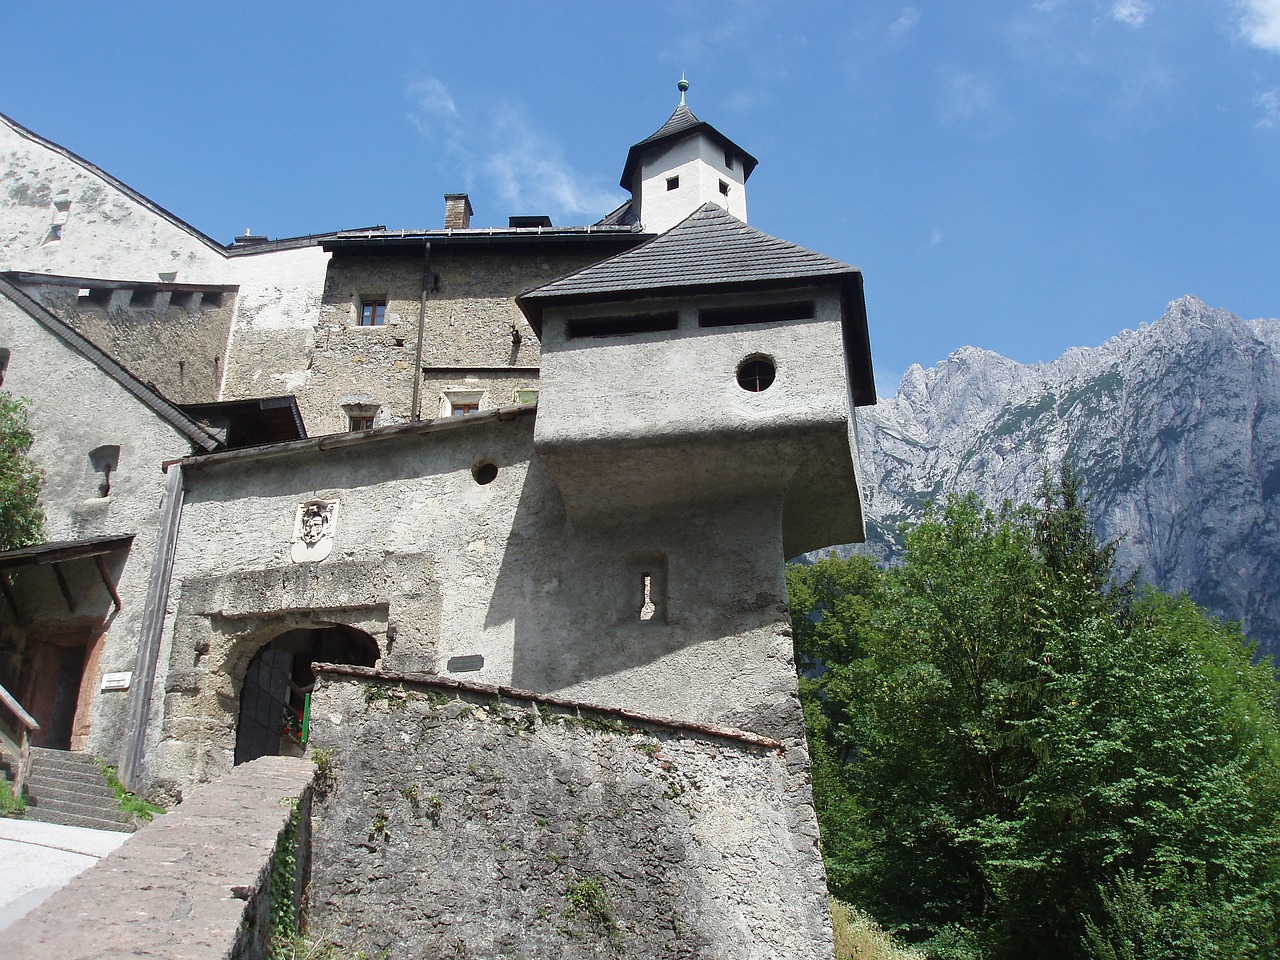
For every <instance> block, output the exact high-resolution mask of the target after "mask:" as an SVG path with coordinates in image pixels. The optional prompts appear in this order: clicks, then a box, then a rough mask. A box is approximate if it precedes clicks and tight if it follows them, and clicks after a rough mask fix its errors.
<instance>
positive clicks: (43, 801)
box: [27, 748, 134, 832]
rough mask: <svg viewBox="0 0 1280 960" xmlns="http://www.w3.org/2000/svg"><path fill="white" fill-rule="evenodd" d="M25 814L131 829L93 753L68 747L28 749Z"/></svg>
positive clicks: (54, 820) (52, 820)
mask: <svg viewBox="0 0 1280 960" xmlns="http://www.w3.org/2000/svg"><path fill="white" fill-rule="evenodd" d="M27 816H29V817H30V818H31V819H32V820H41V821H43V822H45V823H61V824H66V825H68V826H76V827H93V828H94V829H98V830H119V831H125V832H128V831H130V830H133V829H134V826H133V824H132V823H131V822H130V818H129V817H128V815H126V814H125V813H124V812H123V811H122V810H121V809H120V805H119V801H118V800H117V799H116V795H115V791H113V790H112V789H111V786H110V784H108V783H107V779H106V777H104V776H103V775H102V770H101V768H100V767H99V766H98V764H97V762H96V761H95V760H94V759H93V757H91V756H88V755H87V754H83V753H72V752H71V751H69V750H49V749H46V748H36V749H34V750H32V752H31V777H30V779H29V780H28V781H27Z"/></svg>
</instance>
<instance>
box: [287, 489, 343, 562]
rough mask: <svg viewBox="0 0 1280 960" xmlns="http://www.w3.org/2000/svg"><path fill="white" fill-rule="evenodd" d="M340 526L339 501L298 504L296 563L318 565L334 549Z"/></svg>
mask: <svg viewBox="0 0 1280 960" xmlns="http://www.w3.org/2000/svg"><path fill="white" fill-rule="evenodd" d="M337 526H338V501H337V500H308V501H307V502H306V503H300V504H298V513H297V516H296V517H295V518H294V521H293V548H292V549H291V550H290V556H292V557H293V562H294V563H308V562H310V563H316V562H318V561H320V560H323V559H324V558H325V557H327V556H328V555H329V551H330V550H332V549H333V534H334V531H335V530H336V529H337Z"/></svg>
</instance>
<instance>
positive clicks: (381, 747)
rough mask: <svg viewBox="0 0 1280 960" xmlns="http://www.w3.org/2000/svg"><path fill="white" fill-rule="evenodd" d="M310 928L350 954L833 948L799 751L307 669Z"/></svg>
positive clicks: (766, 955)
mask: <svg viewBox="0 0 1280 960" xmlns="http://www.w3.org/2000/svg"><path fill="white" fill-rule="evenodd" d="M314 706H315V712H314V716H315V732H314V734H313V736H314V741H313V743H314V747H315V752H316V755H318V756H320V757H322V758H323V760H322V762H321V763H320V767H321V775H320V780H319V782H318V787H317V794H316V799H315V801H314V806H313V821H312V830H313V834H312V835H313V856H312V886H311V901H310V903H311V928H312V929H313V930H322V931H324V932H325V936H327V937H328V938H329V939H331V940H333V941H334V942H336V943H337V944H338V945H339V946H340V947H342V948H345V949H347V950H350V951H357V950H363V951H365V952H368V953H376V952H377V951H380V950H387V951H388V956H390V957H392V958H400V957H418V956H451V955H452V956H466V957H474V958H490V957H523V958H535V957H537V958H563V960H579V958H581V960H586V958H593V957H620V956H629V957H645V958H690V960H692V958H703V957H718V958H721V960H757V958H758V960H779V958H787V960H801V958H806V960H807V958H814V960H817V958H820V957H821V958H826V957H830V956H831V950H832V948H831V928H830V920H829V917H828V913H827V902H826V887H825V877H824V873H823V867H822V862H821V858H820V856H819V853H818V847H817V823H816V817H815V815H814V810H813V802H812V797H811V792H810V787H809V781H808V777H807V763H804V762H800V763H796V762H793V760H789V758H788V753H787V751H786V750H785V749H784V748H783V747H782V746H781V745H780V744H777V743H770V742H768V741H766V740H765V739H764V738H758V737H757V738H750V737H741V736H737V735H734V734H733V733H732V732H722V733H721V734H720V735H717V734H714V733H711V732H708V731H706V730H700V729H691V728H680V727H679V726H674V725H670V724H666V723H663V722H660V721H659V722H644V721H641V720H638V719H637V718H635V717H633V716H626V715H622V714H620V713H619V712H618V711H616V710H608V709H604V708H591V707H574V706H572V705H570V704H565V703H558V702H546V701H542V702H538V701H537V700H529V699H525V698H521V697H519V696H516V695H502V694H500V693H499V692H497V691H492V690H488V691H486V690H481V689H475V688H472V689H452V690H451V689H448V688H447V687H444V688H442V686H441V685H440V684H437V683H433V682H432V681H431V680H430V679H429V678H423V679H422V680H421V681H418V680H415V679H414V678H396V677H391V678H381V679H373V678H367V677H362V676H350V675H343V674H342V673H340V672H335V673H324V674H322V682H321V686H320V688H319V692H318V693H317V695H316V698H315V701H314Z"/></svg>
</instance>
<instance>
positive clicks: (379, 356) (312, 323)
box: [226, 249, 606, 436]
mask: <svg viewBox="0 0 1280 960" xmlns="http://www.w3.org/2000/svg"><path fill="white" fill-rule="evenodd" d="M605 255H606V254H605V253H604V252H601V251H599V250H586V251H584V252H576V253H565V252H561V251H554V252H553V251H546V250H536V249H529V250H527V251H522V250H512V251H509V252H507V253H505V254H501V253H492V252H489V253H484V252H459V251H445V250H443V249H441V250H433V252H432V255H431V260H430V263H429V264H424V262H423V260H422V259H421V258H420V257H410V256H396V257H386V256H381V257H356V256H350V255H345V256H340V257H334V258H333V259H332V260H330V261H329V264H328V270H327V273H326V275H325V278H324V285H323V293H322V295H321V297H320V301H319V303H318V304H312V305H311V307H310V309H311V311H312V312H311V313H309V314H302V313H300V314H298V315H297V317H296V318H295V319H296V321H297V322H296V323H295V324H293V329H292V331H291V332H289V331H286V330H284V329H282V328H281V327H280V326H279V325H278V324H277V325H275V326H273V327H266V326H265V325H264V324H263V323H261V322H259V321H257V320H256V314H255V312H254V310H253V309H252V308H250V307H246V308H245V309H243V310H242V313H241V317H240V318H238V319H237V328H236V333H235V335H234V338H233V347H232V352H231V358H230V365H231V371H230V373H229V375H228V380H227V391H226V396H227V398H231V397H234V396H242V395H252V394H254V391H255V390H256V391H258V392H261V391H262V384H263V378H262V373H263V372H264V371H269V372H268V376H270V377H271V378H272V379H274V380H276V381H277V382H279V383H280V384H281V385H282V386H287V387H288V389H289V390H290V391H291V392H296V395H297V397H298V404H299V407H300V408H301V410H302V415H303V419H304V420H305V421H306V424H307V430H308V432H309V433H310V434H311V435H313V436H317V435H320V434H325V433H340V432H342V431H344V430H346V429H347V427H348V419H347V418H348V416H350V415H352V414H361V415H373V416H375V418H376V420H375V423H376V425H377V426H383V425H386V424H392V423H403V422H405V421H407V420H409V419H410V418H411V415H412V397H413V383H414V376H415V366H414V361H415V358H416V350H417V342H418V317H419V312H420V310H421V308H422V307H421V297H422V292H423V282H424V278H425V281H426V285H427V300H426V311H425V316H424V321H423V342H422V364H423V366H424V367H430V368H433V378H434V381H433V382H432V383H431V384H429V385H424V389H423V390H422V396H421V402H420V413H421V416H422V417H423V418H424V419H429V418H431V417H436V416H440V415H441V403H440V395H441V392H442V391H443V390H444V389H445V387H446V385H447V386H448V388H449V389H454V388H463V389H468V388H474V389H475V390H477V391H478V392H481V393H483V394H484V396H483V398H482V400H481V409H489V408H491V407H495V406H500V405H503V404H509V403H512V402H513V397H514V391H515V390H516V389H529V388H536V386H537V372H536V368H537V365H538V356H539V348H538V339H537V337H536V336H535V335H534V333H533V330H532V329H530V327H529V325H528V323H527V322H526V321H525V319H524V316H523V315H522V314H521V313H520V311H519V309H518V308H517V307H516V305H515V300H514V298H515V296H516V295H517V294H519V293H521V292H523V291H525V290H527V289H529V288H531V287H534V286H537V285H538V284H540V283H545V282H546V281H548V280H551V279H554V278H555V277H557V276H560V275H561V274H564V273H568V272H569V271H571V270H573V269H576V268H578V267H581V266H585V265H586V264H587V263H590V262H592V261H594V260H596V259H600V258H601V257H603V256H605ZM245 279H246V281H247V280H248V279H249V278H247V277H246V278H245ZM368 300H378V301H385V302H386V313H385V318H384V321H385V322H384V323H382V324H380V325H378V326H360V323H359V320H360V310H361V304H362V303H364V302H366V301H368ZM513 332H514V333H513ZM511 367H516V368H524V369H522V370H519V371H513V373H514V375H513V376H508V375H504V370H505V369H506V368H511ZM531 368H532V369H531ZM450 370H453V371H455V372H454V373H453V374H452V375H451V374H450ZM418 375H419V376H420V375H421V374H420V372H418ZM468 378H472V379H471V381H470V382H468ZM280 392H284V391H283V390H282V391H280Z"/></svg>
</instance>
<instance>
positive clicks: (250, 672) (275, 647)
mask: <svg viewBox="0 0 1280 960" xmlns="http://www.w3.org/2000/svg"><path fill="white" fill-rule="evenodd" d="M378 657H379V651H378V643H377V641H376V640H374V638H373V637H371V636H370V635H369V634H367V633H365V632H364V631H362V630H357V629H355V628H354V627H348V626H344V625H341V624H338V625H331V626H319V627H297V628H295V629H292V630H286V631H284V632H283V633H281V634H279V635H278V636H276V637H275V638H274V639H273V640H271V641H270V642H269V643H266V644H264V645H263V646H262V648H261V649H260V650H258V652H257V653H256V654H254V656H253V659H252V660H250V661H249V666H248V668H247V669H246V670H245V675H244V685H243V686H242V688H241V691H240V710H239V714H238V716H237V718H236V751H235V760H234V762H235V763H237V764H240V763H246V762H248V761H249V760H256V759H257V758H258V757H264V756H274V755H278V754H280V753H282V752H288V751H290V750H296V751H298V752H300V751H301V749H302V747H303V746H304V745H305V743H306V725H307V720H308V709H307V707H308V703H309V694H310V692H311V688H312V686H313V685H314V684H315V674H314V673H312V671H311V665H312V664H313V663H351V664H357V665H359V666H362V667H372V666H375V665H376V664H377V662H378Z"/></svg>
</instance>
